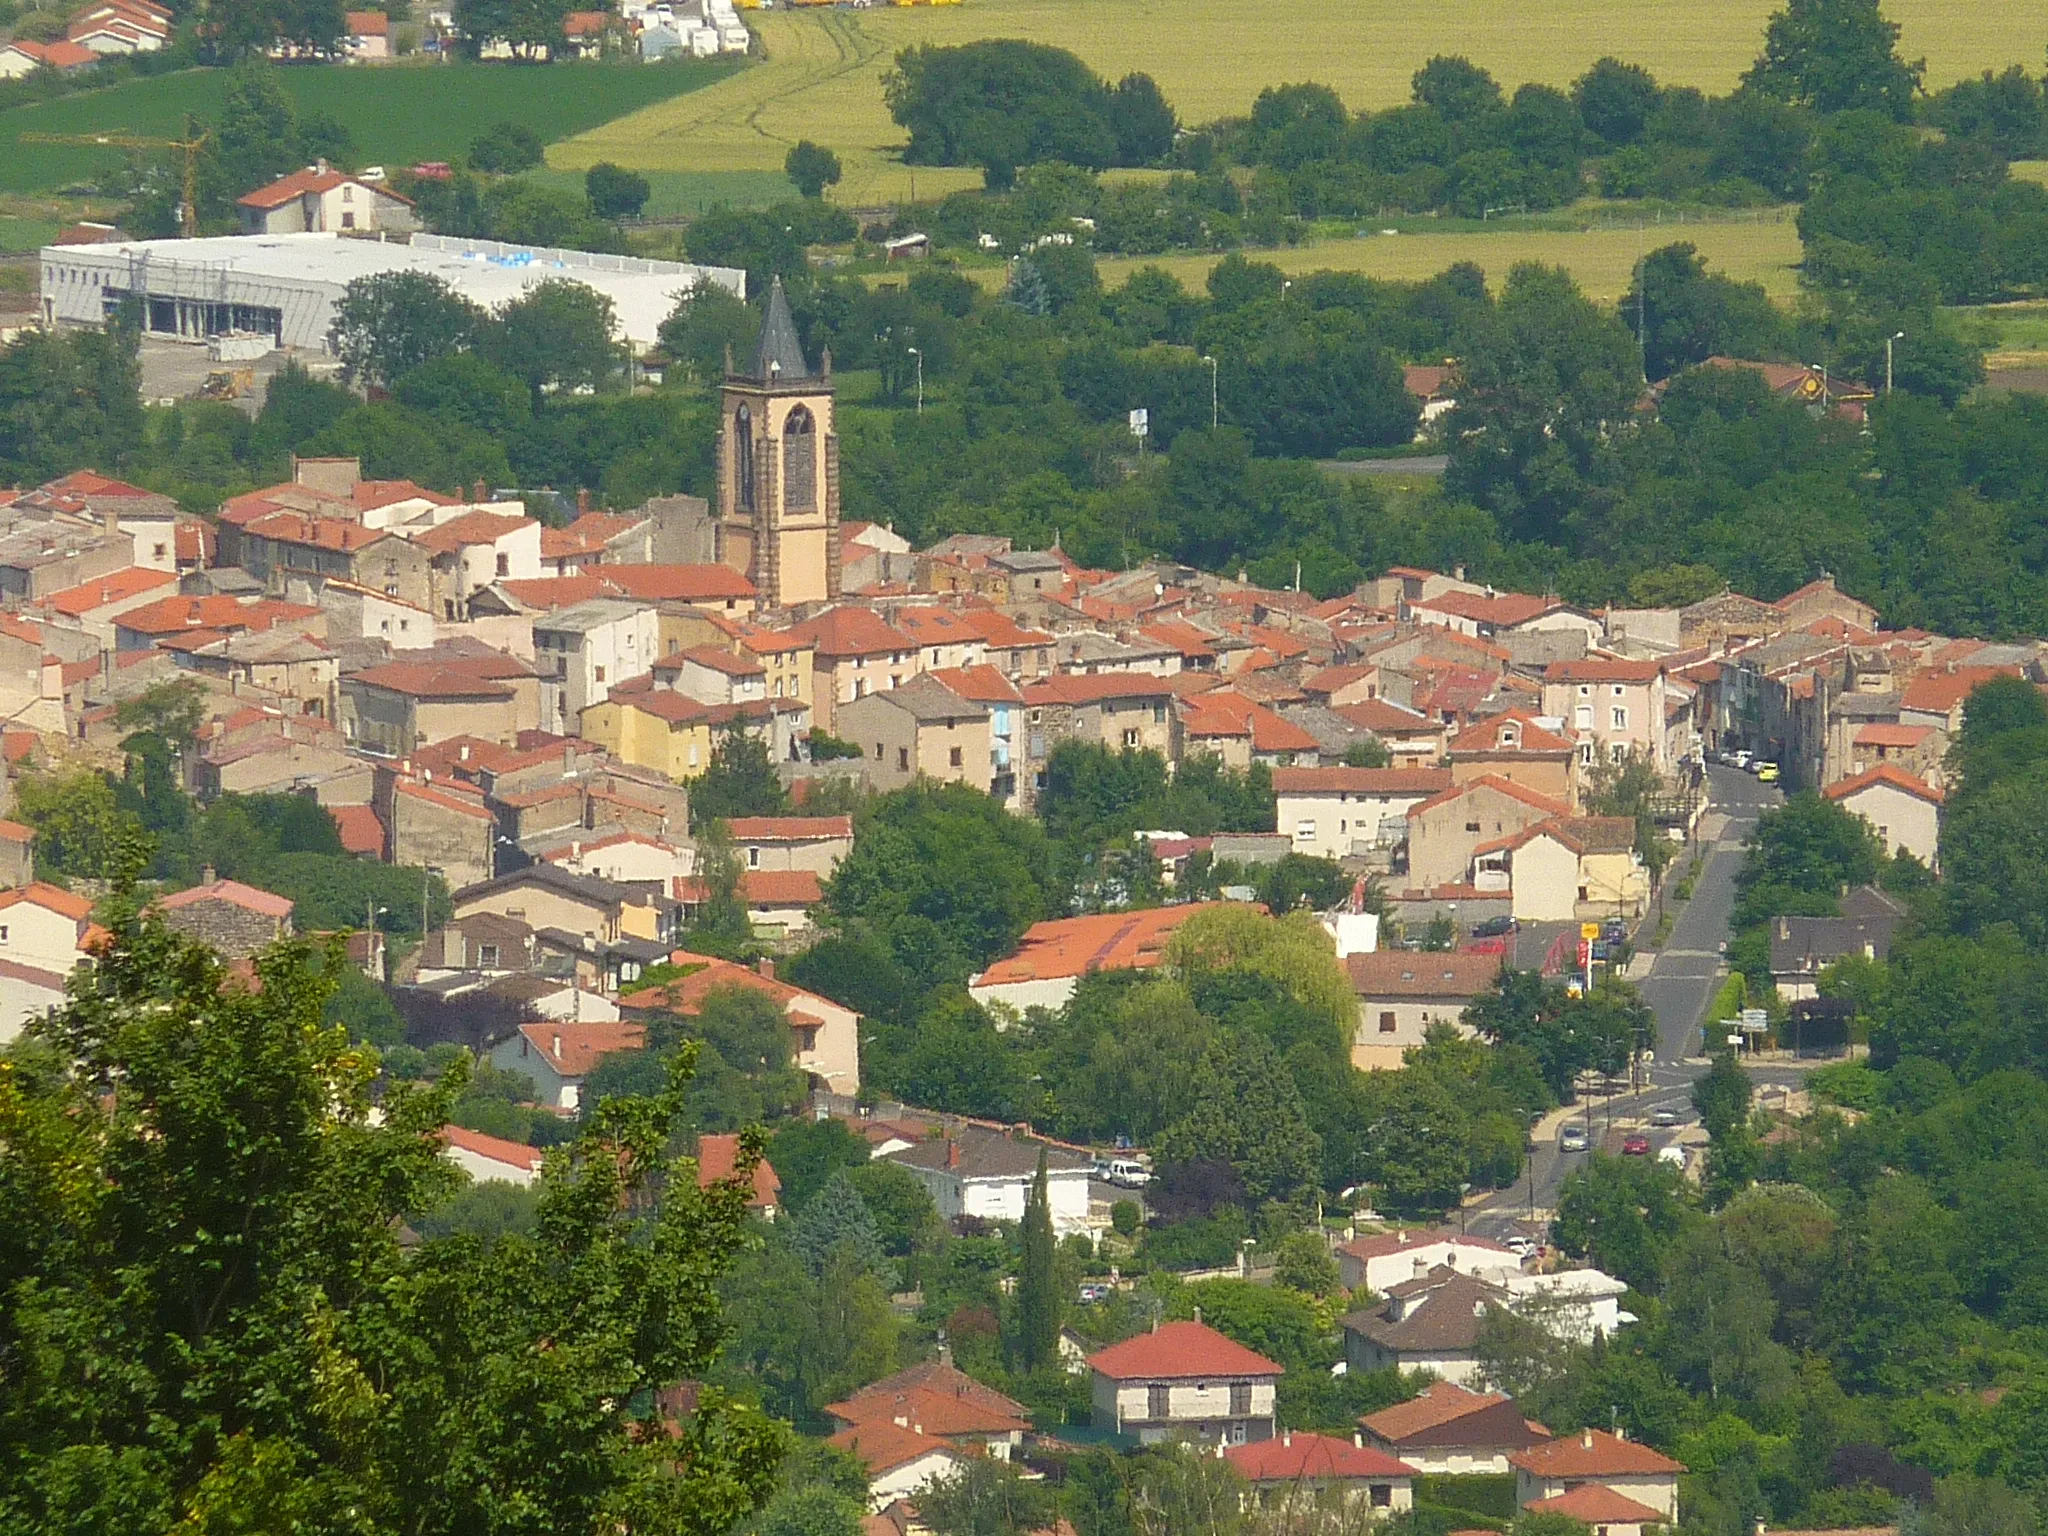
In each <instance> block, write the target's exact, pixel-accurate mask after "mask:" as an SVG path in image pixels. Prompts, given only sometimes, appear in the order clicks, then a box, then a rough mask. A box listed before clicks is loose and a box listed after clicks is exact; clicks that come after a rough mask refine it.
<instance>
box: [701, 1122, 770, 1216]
mask: <svg viewBox="0 0 2048 1536" xmlns="http://www.w3.org/2000/svg"><path fill="white" fill-rule="evenodd" d="M739 1163H740V1139H739V1136H738V1135H737V1134H736V1133H732V1132H726V1133H723V1134H709V1133H707V1134H705V1135H703V1136H699V1137H698V1138H697V1187H698V1188H699V1189H709V1188H710V1187H711V1186H712V1185H713V1184H715V1183H717V1182H718V1181H719V1180H720V1179H730V1178H735V1177H737V1176H738V1169H739ZM752 1182H753V1190H752V1192H751V1193H750V1194H749V1195H748V1197H747V1204H749V1205H752V1206H759V1207H766V1206H772V1205H775V1204H777V1203H778V1200H779V1197H780V1196H781V1194H782V1180H781V1179H780V1178H778V1177H777V1176H776V1173H775V1168H774V1165H773V1164H771V1163H770V1162H769V1161H768V1159H767V1158H765V1157H764V1158H762V1159H761V1160H760V1161H759V1162H757V1163H755V1164H754V1177H753V1181H752Z"/></svg>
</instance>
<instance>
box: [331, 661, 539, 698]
mask: <svg viewBox="0 0 2048 1536" xmlns="http://www.w3.org/2000/svg"><path fill="white" fill-rule="evenodd" d="M348 681H351V682H356V683H361V684H363V685H364V686H365V687H369V688H381V689H383V690H384V691H385V692H387V693H399V694H404V695H406V696H407V697H408V698H415V699H509V698H511V697H513V694H514V691H515V690H514V689H513V688H512V686H511V684H509V683H505V682H501V681H499V680H498V679H496V678H492V677H485V676H483V675H481V674H479V673H478V672H475V671H472V670H471V669H469V668H467V667H455V666H448V665H445V664H444V665H439V666H437V665H435V664H434V663H432V662H420V661H393V662H386V663H385V664H384V665H383V666H381V667H370V668H368V669H367V670H365V671H362V672H357V673H355V674H354V675H353V676H352V677H351V678H350V679H348Z"/></svg>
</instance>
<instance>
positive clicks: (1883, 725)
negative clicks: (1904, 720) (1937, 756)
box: [1855, 720, 1934, 748]
mask: <svg viewBox="0 0 2048 1536" xmlns="http://www.w3.org/2000/svg"><path fill="white" fill-rule="evenodd" d="M1933 734H1934V727H1933V726H1931V725H1893V724H1891V723H1890V722H1889V721H1885V720H1873V721H1872V722H1871V723H1870V724H1868V725H1866V726H1864V727H1863V728H1862V729H1861V730H1859V731H1858V732H1857V733H1856V742H1855V744H1856V745H1857V746H1859V747H1906V748H1911V747H1917V746H1919V745H1920V743H1921V742H1923V741H1925V740H1926V739H1927V738H1928V737H1929V736H1932V735H1933Z"/></svg>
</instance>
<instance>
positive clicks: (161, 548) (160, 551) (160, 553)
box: [150, 544, 169, 560]
mask: <svg viewBox="0 0 2048 1536" xmlns="http://www.w3.org/2000/svg"><path fill="white" fill-rule="evenodd" d="M150 548H151V549H153V550H155V551H156V558H157V559H159V560H161V559H163V557H164V556H165V555H166V554H167V553H169V551H167V550H166V549H165V548H164V546H163V545H161V544H152V545H150Z"/></svg>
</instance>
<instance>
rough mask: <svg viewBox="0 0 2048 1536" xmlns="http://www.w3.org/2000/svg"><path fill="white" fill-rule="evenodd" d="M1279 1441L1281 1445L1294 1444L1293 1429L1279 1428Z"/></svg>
mask: <svg viewBox="0 0 2048 1536" xmlns="http://www.w3.org/2000/svg"><path fill="white" fill-rule="evenodd" d="M1280 1443H1281V1445H1283V1446H1291V1445H1293V1444H1294V1431H1293V1430H1291V1429H1283V1430H1281V1431H1280Z"/></svg>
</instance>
